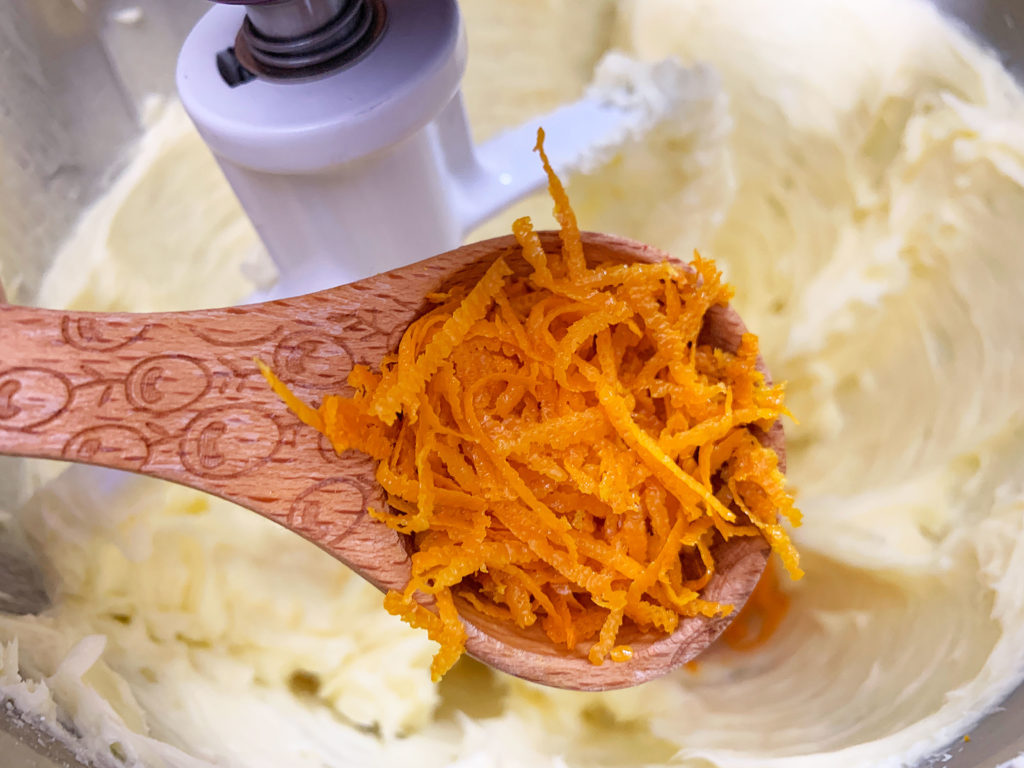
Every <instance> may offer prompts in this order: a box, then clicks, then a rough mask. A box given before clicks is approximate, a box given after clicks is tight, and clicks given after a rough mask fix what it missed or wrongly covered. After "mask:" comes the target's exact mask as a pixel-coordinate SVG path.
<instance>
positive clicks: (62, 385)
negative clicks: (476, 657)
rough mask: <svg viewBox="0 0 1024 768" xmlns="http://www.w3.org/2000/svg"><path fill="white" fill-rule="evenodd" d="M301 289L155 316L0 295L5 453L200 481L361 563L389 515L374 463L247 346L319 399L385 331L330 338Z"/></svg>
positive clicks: (378, 348)
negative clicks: (43, 306)
mask: <svg viewBox="0 0 1024 768" xmlns="http://www.w3.org/2000/svg"><path fill="white" fill-rule="evenodd" d="M298 301H300V300H293V301H292V304H289V302H275V303H270V304H263V305H255V306H251V307H245V308H230V309H221V310H203V311H198V312H182V313H163V314H149V315H139V314H93V313H83V312H65V311H51V310H40V309H30V308H26V307H17V306H11V305H0V453H4V454H12V455H21V456H33V457H41V458H48V459H63V460H66V461H76V462H83V463H86V464H95V465H99V466H104V467H113V468H116V469H123V470H129V471H132V472H137V473H140V474H144V475H150V476H153V477H159V478H163V479H166V480H171V481H174V482H177V483H180V484H182V485H187V486H191V487H193V488H197V489H200V490H203V491H207V492H210V493H213V494H216V495H218V496H221V497H224V498H226V499H229V500H231V501H234V502H236V503H238V504H241V505H242V506H245V507H248V508H250V509H252V510H254V511H256V512H258V513H260V514H262V515H264V516H265V517H268V518H270V519H272V520H274V521H276V522H278V523H280V524H281V525H284V526H285V527H287V528H290V529H292V530H294V531H296V532H297V533H299V534H300V535H302V536H304V537H305V538H307V539H310V540H312V541H314V542H315V543H317V544H319V545H320V546H321V547H323V548H324V549H327V550H328V551H330V552H331V554H333V555H334V556H336V557H338V558H339V559H341V560H344V561H345V562H347V563H349V564H350V565H352V566H353V567H355V568H356V569H357V570H362V569H361V568H360V566H361V565H363V564H364V563H363V561H364V560H368V559H369V560H371V561H372V559H373V558H374V557H378V556H379V554H378V553H375V552H373V551H372V550H373V549H374V547H373V541H374V539H375V538H376V539H379V538H380V536H381V532H380V530H378V528H384V527H383V526H382V525H381V524H379V523H377V522H376V521H374V520H372V518H370V517H369V516H368V515H366V514H365V510H366V508H367V506H377V507H380V506H381V505H382V504H383V499H382V498H381V496H380V493H381V492H380V489H379V487H378V486H377V484H376V483H375V482H374V479H373V466H372V463H371V461H370V460H369V459H368V458H366V457H363V456H360V455H355V453H354V452H349V453H347V454H345V455H342V456H337V455H335V453H334V451H333V450H332V449H331V448H330V446H329V444H328V443H327V442H326V441H323V440H321V439H320V436H319V435H317V434H316V433H314V432H313V430H311V429H308V428H306V427H304V426H303V425H302V424H301V423H300V422H299V421H298V419H297V418H296V417H295V416H294V415H293V414H292V413H291V412H289V411H288V410H287V408H285V407H284V405H283V404H282V403H281V402H280V401H279V400H278V399H277V397H276V396H275V395H274V394H273V393H272V392H271V391H270V389H269V387H268V386H267V384H266V382H265V381H264V380H263V378H262V377H261V376H260V374H259V371H258V369H257V367H256V365H255V363H254V361H253V358H255V357H260V358H261V359H262V360H264V361H266V362H267V363H268V364H270V365H272V366H273V367H274V369H275V370H276V371H277V372H278V374H279V375H281V376H282V377H283V378H284V379H285V380H286V381H288V383H289V384H290V385H294V386H295V391H296V393H297V394H299V395H300V396H302V397H303V398H304V399H306V400H309V401H316V400H318V399H319V397H320V396H322V395H323V394H324V393H325V392H341V391H344V390H345V386H346V385H345V379H346V377H347V375H348V372H349V371H350V370H351V367H352V365H353V363H354V362H364V361H365V362H371V363H373V362H376V361H378V360H379V359H380V356H381V355H382V354H383V352H384V349H385V347H386V344H387V338H386V335H385V334H381V333H374V332H373V331H374V329H372V328H364V329H363V331H364V332H363V333H362V335H361V336H360V335H358V334H356V336H355V340H356V341H357V342H359V341H360V339H361V343H359V344H355V343H353V341H352V340H351V333H350V335H349V336H346V337H340V336H337V335H333V334H334V333H336V332H339V331H334V330H329V329H334V328H336V327H337V325H338V324H337V322H334V323H333V324H332V322H331V318H330V317H329V316H328V315H327V314H325V313H326V311H327V310H326V307H320V306H317V305H313V306H308V307H307V306H304V307H303V312H302V315H301V319H298V320H297V319H296V314H297V313H296V307H295V306H294V304H295V303H296V302H298ZM337 310H338V307H337V304H334V311H335V312H337ZM346 317H347V316H346ZM334 319H335V320H337V319H338V318H334ZM347 319H348V321H349V323H348V328H347V330H348V331H349V332H352V331H353V318H351V317H347ZM373 358H376V359H373ZM371 564H373V563H372V562H371ZM376 565H377V567H378V568H379V563H376ZM371 570H373V569H371ZM403 578H407V574H404V575H401V576H399V575H398V574H396V580H399V584H404V581H400V579H403ZM387 581H388V579H387V578H382V579H380V583H379V584H378V586H389V584H388V583H387Z"/></svg>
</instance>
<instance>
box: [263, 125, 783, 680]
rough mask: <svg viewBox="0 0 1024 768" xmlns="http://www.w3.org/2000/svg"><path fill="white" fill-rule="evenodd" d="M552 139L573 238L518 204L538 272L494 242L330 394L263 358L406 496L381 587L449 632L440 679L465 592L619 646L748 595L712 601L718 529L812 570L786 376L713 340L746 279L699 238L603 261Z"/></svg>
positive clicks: (391, 509)
mask: <svg viewBox="0 0 1024 768" xmlns="http://www.w3.org/2000/svg"><path fill="white" fill-rule="evenodd" d="M536 149H537V151H538V152H539V153H540V157H541V159H542V161H543V163H544V168H545V170H546V172H547V174H548V178H549V181H550V187H549V189H550V192H551V195H552V197H553V199H554V203H555V215H556V218H557V219H558V221H559V223H560V225H561V246H562V247H561V249H560V251H559V252H557V253H549V252H547V251H546V250H545V248H544V247H543V245H542V242H541V240H540V238H539V237H538V235H537V233H536V232H534V230H533V228H532V225H531V223H530V220H529V219H528V218H523V219H519V220H518V221H516V222H515V224H514V225H513V232H514V234H515V237H516V239H517V241H518V242H519V244H520V246H521V248H522V255H523V258H524V259H525V261H526V262H527V263H528V265H529V267H530V268H531V269H532V271H531V272H530V274H529V275H526V276H520V275H517V274H515V273H513V271H512V270H511V269H510V267H509V265H508V264H506V263H505V261H503V260H502V259H498V260H497V261H495V262H494V263H493V264H492V265H491V266H490V268H489V269H488V270H487V272H486V274H485V275H484V276H483V278H482V279H480V281H479V282H477V283H476V284H475V285H474V286H472V288H470V289H469V290H468V291H467V290H466V288H465V287H461V288H455V289H452V290H450V291H447V292H445V293H439V294H432V299H433V300H434V301H436V302H437V305H436V306H435V307H433V308H432V309H430V310H429V311H428V312H427V313H426V314H424V315H422V316H421V317H420V318H419V319H417V320H416V321H415V322H413V323H412V325H410V326H409V328H408V329H407V330H406V332H405V334H404V336H403V337H402V339H401V342H400V343H399V347H398V350H397V351H396V352H394V353H392V354H390V355H388V356H387V357H386V358H385V359H384V361H383V362H382V365H381V370H380V371H370V370H368V369H367V368H366V367H364V366H356V368H355V369H354V370H353V371H352V373H351V375H350V377H349V383H350V384H351V386H352V387H353V389H354V390H355V394H354V395H352V396H351V397H341V396H333V395H332V396H328V397H326V398H324V400H323V402H322V403H321V404H320V406H319V408H315V409H314V408H312V407H310V406H308V405H306V404H304V403H302V402H301V401H299V400H298V399H297V398H295V396H294V395H293V394H292V393H291V392H290V391H289V390H288V389H287V387H285V386H284V385H283V384H282V383H281V382H280V381H279V380H278V379H277V378H276V377H275V376H274V375H273V373H272V372H271V371H269V370H268V369H267V368H266V367H265V366H261V370H262V371H263V373H264V375H265V376H266V377H267V379H268V380H269V381H270V383H271V386H272V387H273V388H274V391H276V392H277V393H278V394H279V395H280V396H281V397H282V399H284V401H285V402H286V403H287V405H288V406H289V407H290V408H291V409H292V410H294V411H295V412H296V414H298V416H299V417H300V418H301V419H302V421H304V422H305V423H306V424H308V425H310V426H312V427H313V428H314V429H317V430H319V431H320V432H322V433H323V434H324V435H326V436H327V437H328V438H329V439H330V441H331V443H332V444H333V445H334V447H335V448H336V449H337V450H338V451H343V450H347V449H351V448H354V449H357V450H360V451H364V452H365V453H367V454H369V455H371V456H373V457H374V458H376V459H377V460H378V461H379V464H378V468H377V474H376V476H377V480H378V481H379V482H380V484H381V486H382V487H383V488H384V490H385V491H386V493H387V497H388V502H389V503H388V508H387V509H382V510H370V513H371V514H372V515H373V516H374V517H375V518H377V519H378V520H381V521H382V522H384V523H385V524H387V525H388V526H390V527H391V528H393V529H394V530H396V531H399V532H400V533H403V534H407V535H409V536H411V537H412V538H413V550H414V552H413V555H412V578H411V580H410V582H409V584H408V586H407V587H406V589H405V590H403V591H400V592H399V591H391V592H389V593H388V594H387V595H386V597H385V600H384V605H385V607H386V608H387V610H388V611H390V612H391V613H394V614H396V615H398V616H400V617H402V618H403V619H404V620H405V621H406V622H408V623H409V624H411V625H412V626H414V627H420V628H423V629H426V630H427V632H428V634H429V636H430V637H431V638H432V639H433V640H435V641H436V642H438V643H439V644H440V646H441V649H440V651H439V652H438V654H437V656H436V657H435V658H434V661H433V664H432V665H431V672H432V675H433V677H434V679H435V680H437V679H439V678H440V676H441V675H443V674H444V672H445V671H447V670H448V669H449V668H450V667H451V665H452V664H454V663H455V661H456V660H457V659H458V658H459V656H460V655H461V654H462V652H463V650H464V648H465V641H466V633H465V630H464V627H463V624H462V623H461V621H460V620H459V610H460V608H459V607H460V606H468V607H471V608H472V609H474V610H475V611H477V612H479V613H480V614H483V615H486V616H488V617H491V618H493V619H495V620H498V621H505V622H509V623H510V624H513V625H515V626H516V627H519V628H520V629H523V630H526V629H527V628H530V627H539V629H540V631H543V633H545V634H546V635H547V637H548V638H550V640H551V641H552V642H553V643H555V644H558V645H561V646H564V647H565V648H567V649H570V650H575V651H577V652H579V653H585V654H586V655H587V657H588V658H589V659H590V661H591V662H593V663H594V664H601V663H602V662H605V661H606V660H607V659H609V658H611V659H612V660H613V661H626V660H628V659H629V658H630V657H631V656H632V649H631V648H630V647H629V646H628V645H626V644H624V643H620V642H618V641H619V638H620V634H622V632H623V629H624V627H630V628H632V629H634V630H635V629H639V630H641V631H657V632H661V633H671V632H673V631H674V630H675V629H676V627H677V626H678V624H679V621H680V620H681V619H684V618H686V617H692V616H697V615H704V616H718V615H727V614H728V613H730V612H731V611H732V606H729V605H721V604H718V603H716V602H713V601H709V600H705V599H703V598H702V591H703V589H704V588H705V587H706V585H707V584H708V582H709V580H710V579H711V577H712V575H713V574H714V572H715V561H714V557H713V545H714V544H715V543H716V541H718V540H721V539H730V538H732V537H735V536H758V535H759V536H763V537H764V538H765V539H766V540H767V541H768V542H770V544H771V546H772V548H773V549H774V550H775V552H777V553H778V554H779V556H780V558H781V562H782V563H783V564H784V565H785V567H786V568H787V570H788V571H789V573H790V574H791V575H792V577H794V578H799V577H800V576H801V575H802V573H801V571H800V567H799V561H798V556H797V553H796V551H795V550H794V548H793V546H792V544H791V542H790V539H789V536H788V535H787V533H786V530H785V528H784V527H783V526H782V524H781V522H780V516H782V517H786V518H788V519H789V520H790V522H791V523H793V524H799V513H798V512H797V510H796V509H795V508H794V506H793V499H792V497H791V495H790V494H789V493H788V491H787V490H786V488H785V480H784V477H783V475H782V473H781V471H780V470H779V466H778V459H777V457H776V454H775V453H774V452H773V451H772V450H770V449H769V448H766V447H765V446H763V445H762V444H761V442H760V441H759V439H758V435H763V431H764V430H767V429H769V428H770V427H771V425H772V424H773V423H774V422H775V421H776V420H777V419H778V418H779V417H780V416H781V415H783V414H784V413H785V412H786V411H785V408H784V406H783V388H782V387H781V386H779V385H770V384H768V383H767V382H766V381H765V378H764V376H763V375H762V374H761V373H760V372H759V371H758V370H757V367H756V364H757V358H758V344H757V339H756V337H755V336H753V335H749V334H748V335H745V336H744V337H743V339H742V343H741V344H740V346H739V349H738V350H736V351H735V352H727V351H723V350H721V349H716V348H712V347H711V346H710V345H709V344H708V343H706V342H705V341H704V340H703V339H702V337H701V329H702V327H703V324H704V317H705V314H706V313H707V311H708V310H709V308H711V307H712V306H715V305H725V304H727V303H728V301H729V299H730V298H731V296H732V291H731V289H730V288H729V286H727V285H725V284H723V282H722V280H721V275H720V273H719V272H718V271H717V270H716V268H715V265H714V264H713V263H712V262H711V261H710V260H708V259H704V258H701V256H700V255H699V254H695V256H694V260H693V262H692V263H691V265H690V267H689V268H681V267H677V266H675V265H673V264H670V263H662V264H629V265H623V264H597V265H592V264H589V263H588V262H587V258H586V253H585V252H584V248H583V245H582V240H581V236H580V231H579V228H578V226H577V223H576V219H575V216H574V214H573V212H572V209H571V208H570V207H569V201H568V198H567V196H566V193H565V189H564V188H563V187H562V185H561V183H560V182H559V180H558V178H557V176H556V175H555V174H554V172H553V171H552V169H551V166H550V164H549V162H548V158H547V156H546V154H545V153H544V149H543V133H542V132H541V133H539V135H538V143H537V147H536ZM534 631H536V630H534Z"/></svg>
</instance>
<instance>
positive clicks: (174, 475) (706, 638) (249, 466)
mask: <svg viewBox="0 0 1024 768" xmlns="http://www.w3.org/2000/svg"><path fill="white" fill-rule="evenodd" d="M542 239H543V240H544V242H545V246H546V247H548V248H551V249H554V248H557V247H558V239H557V233H542ZM584 242H585V244H586V247H587V254H588V257H589V258H590V259H591V260H592V261H618V262H622V261H638V260H640V261H660V260H663V259H665V258H668V257H667V255H666V254H664V253H662V252H660V251H658V250H656V249H653V248H650V247H649V246H645V245H642V244H640V243H635V242H633V241H629V240H624V239H620V238H615V237H611V236H608V235H600V234H592V233H587V234H585V235H584ZM499 256H503V257H504V258H506V260H508V261H509V263H510V264H511V265H512V266H513V267H514V268H515V269H517V270H519V271H525V270H526V265H525V263H524V262H523V261H522V259H521V257H520V255H519V248H518V246H517V245H516V243H515V240H514V239H513V238H511V237H504V238H497V239H494V240H488V241H484V242H481V243H475V244H473V245H469V246H464V247H463V248H459V249H457V250H455V251H451V252H449V253H445V254H441V255H439V256H435V257H433V258H432V259H427V260H425V261H421V262H418V263H416V264H412V265H410V266H407V267H403V268H401V269H397V270H394V271H392V272H387V273H384V274H381V275H377V276H374V277H371V278H368V279H366V280H362V281H359V282H357V283H352V284H349V285H344V286H340V287H337V288H332V289H329V290H326V291H321V292H319V293H314V294H310V295H307V296H301V297H296V298H292V299H285V300H281V301H275V302H270V303H265V304H257V305H250V306H244V307H230V308H226V309H211V310H202V311H196V312H177V313H159V314H95V313H87V312H64V311H52V310H40V309H30V308H26V307H17V306H11V305H2V306H0V453H5V454H13V455H21V456H34V457H42V458H49V459H63V460H66V461H76V462H82V463H87V464H96V465H100V466H105V467H113V468H116V469H123V470H128V471H132V472H137V473H140V474H144V475H150V476H152V477H158V478H162V479H165V480H170V481H173V482H176V483H181V484H182V485H187V486H190V487H192V488H197V489H199V490H202V491H206V492H209V493H212V494H215V495H217V496H221V497H223V498H225V499H229V500H231V501H233V502H235V503H237V504H240V505H242V506H244V507H247V508H249V509H251V510H253V511H254V512H257V513H259V514H261V515H263V516H264V517H267V518H269V519H271V520H273V521H275V522H277V523H279V524H281V525H283V526H285V527H287V528H289V529H291V530H293V531H295V532H296V533H298V534H299V535H300V536H303V537H304V538H306V539H308V540H310V541H312V542H314V543H316V544H317V545H318V546H320V547H321V548H323V549H324V550H326V551H327V552H329V553H330V554H331V555H333V556H334V557H336V558H337V559H339V560H341V561H342V562H344V563H345V564H347V565H348V566H349V567H350V568H352V569H353V570H354V571H356V572H357V573H358V574H360V575H361V576H362V577H364V578H366V579H367V580H369V581H370V582H371V583H373V584H374V585H376V586H377V587H378V588H380V589H388V588H393V589H401V588H402V587H404V586H405V584H406V583H407V582H408V580H409V577H410V562H409V549H408V547H409V545H408V543H407V541H406V540H405V539H404V537H401V536H399V535H398V534H396V533H395V532H393V531H391V530H390V529H388V528H387V527H386V526H384V525H383V524H381V523H378V522H376V521H374V520H372V519H371V518H370V517H369V516H368V515H367V514H366V509H367V507H371V506H377V507H380V506H382V505H383V504H384V503H385V501H384V498H383V493H382V491H381V489H380V487H379V486H378V485H377V483H376V482H375V480H374V476H373V463H372V461H371V460H370V459H369V458H367V457H365V456H362V455H359V454H357V453H355V452H346V453H345V454H342V455H340V456H338V455H336V454H335V453H334V451H333V450H332V449H331V447H330V445H329V444H328V443H327V441H326V440H325V439H323V438H322V437H321V436H320V435H318V434H317V433H316V432H315V431H314V430H312V429H310V428H308V427H305V426H304V425H302V424H301V423H300V422H299V421H298V419H297V418H296V417H295V416H294V415H293V414H292V413H291V412H290V411H289V410H288V409H287V408H286V407H285V406H284V405H283V403H281V402H280V400H278V398H277V397H276V396H275V395H274V394H273V393H272V392H271V391H270V389H269V388H268V387H267V385H266V383H265V381H264V380H263V378H262V377H261V376H260V374H259V371H258V369H257V367H256V365H255V363H254V358H257V357H258V358H260V359H262V360H264V361H266V362H267V363H269V364H270V365H271V367H272V368H273V369H274V370H275V372H276V373H277V374H278V375H279V376H280V377H281V378H282V379H283V380H284V381H285V382H286V383H287V384H288V385H289V386H290V387H292V388H293V390H294V391H295V392H296V394H298V395H299V396H300V397H302V398H303V399H305V400H306V401H308V402H313V403H316V402H319V399H320V398H321V397H322V396H323V395H324V394H326V393H343V392H345V391H347V384H346V378H347V376H348V373H349V371H351V369H352V366H353V365H354V364H356V363H361V364H364V365H369V366H371V367H377V366H378V365H379V362H380V360H381V358H382V357H383V355H384V354H385V353H386V352H387V351H389V350H390V349H393V348H394V347H395V346H397V343H398V340H399V339H400V338H401V335H402V332H403V331H404V330H405V328H406V327H407V326H408V325H409V323H410V322H411V321H412V320H413V319H415V317H417V316H418V315H419V314H420V313H421V312H422V311H423V310H424V309H425V307H426V305H425V303H424V299H423V297H424V295H425V294H427V293H428V292H432V291H436V290H442V289H443V288H444V287H445V286H446V285H450V284H451V283H452V282H453V281H459V282H462V281H470V280H474V279H476V278H478V277H479V276H480V275H481V274H482V273H483V271H484V270H485V269H486V268H487V266H489V264H490V263H491V262H493V261H494V259H496V258H497V257H499ZM743 330H744V327H743V324H742V321H741V320H740V318H739V317H738V316H737V315H736V314H735V312H733V311H732V310H731V309H724V310H716V311H715V312H714V313H712V314H709V318H708V321H707V323H706V327H705V331H704V333H705V335H706V336H707V338H708V339H711V340H713V342H714V343H715V344H717V345H719V346H722V347H725V348H730V349H735V347H736V346H737V345H738V343H739V337H740V334H741V333H742V332H743ZM763 440H764V442H765V443H766V444H769V445H771V446H772V447H773V448H775V450H776V451H778V452H779V454H780V457H781V456H783V455H784V454H783V445H784V437H783V434H782V430H781V425H776V428H774V429H773V430H772V431H771V432H770V433H769V434H768V435H765V436H764V438H763ZM767 551H768V548H767V544H765V542H764V541H763V540H761V539H749V538H748V539H734V540H732V541H731V542H728V543H724V542H723V543H720V544H719V545H718V546H717V550H716V559H717V561H718V563H719V572H718V574H717V575H716V576H715V577H714V578H713V579H712V581H711V584H710V585H709V586H708V588H707V592H706V597H707V598H708V599H712V600H721V601H723V602H729V603H732V604H734V605H737V606H739V605H742V603H743V602H744V601H745V599H746V597H747V596H748V595H749V593H750V591H751V589H753V587H754V585H755V584H756V583H757V580H758V578H759V576H760V573H761V571H762V570H763V568H764V564H765V559H766V555H767ZM460 611H461V612H462V615H463V617H464V618H465V619H466V621H467V626H468V632H469V641H468V644H467V648H468V650H469V652H470V653H472V654H473V655H474V656H476V657H477V658H479V659H481V660H482V661H484V662H486V663H488V664H491V665H493V666H495V667H497V668H499V669H503V670H505V671H506V672H509V673H511V674H514V675H518V676H520V677H524V678H526V679H529V680H534V681H536V682H541V683H545V684H548V685H555V686H559V687H565V688H576V689H586V690H602V689H608V688H619V687H625V686H629V685H635V684H637V683H640V682H643V681H644V680H647V679H650V678H651V677H655V676H657V675H659V674H663V673H664V672H666V671H668V670H669V669H671V668H674V667H676V666H679V665H680V664H682V663H684V662H686V661H688V660H689V659H691V658H692V657H694V656H695V655H697V654H698V653H699V652H700V651H701V650H703V649H704V648H705V647H706V646H707V645H708V643H710V642H711V641H712V640H713V639H714V638H715V637H717V636H718V634H720V632H721V631H722V630H723V629H724V628H725V626H726V625H727V623H728V619H717V620H709V619H691V620H687V621H684V622H682V623H681V625H680V629H679V630H678V631H677V632H676V633H674V634H673V635H672V636H670V637H661V638H655V637H636V638H632V639H631V641H632V644H633V646H634V650H635V655H634V658H633V660H631V661H629V662H624V663H613V662H606V663H605V664H603V665H601V666H599V667H595V666H593V665H591V664H590V662H589V661H587V660H586V658H585V649H581V652H578V653H569V652H566V651H565V650H564V649H558V648H555V647H554V646H553V645H552V644H551V643H550V642H549V641H548V640H547V638H546V637H544V636H543V635H542V634H540V633H539V632H533V633H530V632H520V631H519V630H516V629H515V628H513V627H511V626H506V625H502V624H498V623H496V622H494V621H492V620H489V619H487V618H486V617H483V616H480V615H478V614H476V613H475V612H474V611H473V610H472V609H471V608H470V607H469V606H465V605H464V606H460Z"/></svg>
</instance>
